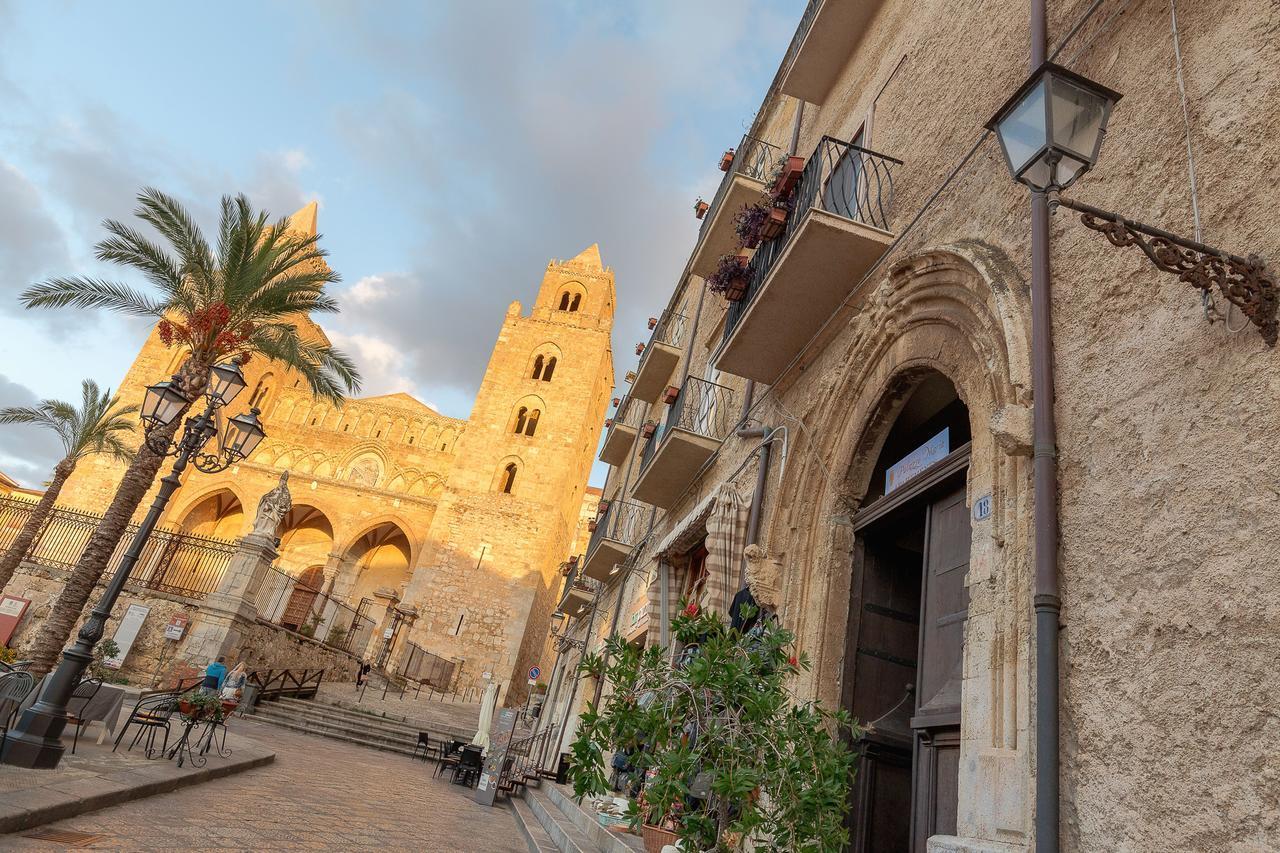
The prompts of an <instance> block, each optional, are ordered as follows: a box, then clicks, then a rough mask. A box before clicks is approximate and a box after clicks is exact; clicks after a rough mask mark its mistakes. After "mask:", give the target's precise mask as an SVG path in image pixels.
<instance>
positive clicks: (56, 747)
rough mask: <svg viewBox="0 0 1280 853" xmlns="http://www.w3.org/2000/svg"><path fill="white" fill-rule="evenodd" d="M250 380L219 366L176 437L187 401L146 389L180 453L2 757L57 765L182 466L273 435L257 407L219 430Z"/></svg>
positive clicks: (221, 459) (153, 432)
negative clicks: (87, 680) (172, 429)
mask: <svg viewBox="0 0 1280 853" xmlns="http://www.w3.org/2000/svg"><path fill="white" fill-rule="evenodd" d="M244 387H245V381H244V375H243V374H242V373H241V372H240V367H239V366H238V365H236V364H231V363H228V364H218V365H215V366H214V367H213V369H212V371H211V372H210V376H209V385H208V390H207V391H206V392H205V398H206V405H205V410H204V412H202V413H201V414H200V415H198V416H196V417H190V418H187V422H186V424H185V425H184V426H183V430H182V436H181V438H179V439H176V440H173V441H170V440H167V439H165V438H164V437H163V436H162V435H161V432H160V430H161V428H163V427H165V426H168V425H169V424H171V423H173V420H174V418H176V417H177V416H178V413H179V412H180V411H182V407H183V406H184V405H185V404H186V402H187V400H186V398H185V397H183V396H182V394H181V392H179V391H178V389H177V387H176V386H175V384H174V383H172V382H158V383H156V384H155V385H152V386H150V387H148V388H147V393H146V396H145V398H144V400H143V404H142V413H141V416H142V422H143V425H144V429H145V431H146V432H145V438H144V441H146V443H147V446H148V447H150V448H151V449H152V450H153V451H155V452H156V453H162V454H164V455H166V456H174V457H176V459H175V461H174V463H173V467H172V468H171V469H170V471H169V473H168V474H167V475H166V476H165V477H164V478H163V479H162V480H161V481H160V490H159V492H158V493H157V494H156V497H155V500H154V501H152V503H151V509H150V510H149V511H148V512H147V516H146V518H145V519H143V522H142V524H141V526H139V528H138V532H137V533H136V534H134V537H133V541H132V542H130V543H129V549H128V550H127V551H125V554H124V557H123V558H122V559H121V561H120V566H119V568H118V569H116V572H115V574H114V575H112V577H111V581H110V583H108V584H107V588H106V590H105V591H104V592H103V593H102V597H101V598H99V599H98V603H97V604H96V605H94V608H93V610H92V611H91V612H90V614H89V618H88V619H87V620H86V621H85V623H84V625H83V626H82V627H81V628H80V633H79V634H78V635H77V636H76V641H75V643H73V644H72V645H71V646H70V647H68V648H67V649H66V650H65V651H64V652H63V653H62V662H61V663H60V664H59V665H58V668H57V669H56V670H54V672H53V673H52V674H51V675H50V676H49V677H48V678H47V679H46V680H45V684H44V688H43V689H42V690H41V691H40V698H39V699H37V700H36V702H35V704H34V705H32V706H31V707H30V708H28V709H27V710H26V711H24V712H23V713H22V717H21V718H20V719H19V721H18V723H17V725H15V726H14V727H13V728H12V729H10V730H9V733H8V734H7V735H6V736H5V740H4V749H3V756H2V757H0V761H3V762H4V763H5V764H13V765H17V766H19V767H35V768H43V769H48V768H53V767H57V766H58V762H59V761H60V760H61V759H62V750H63V746H62V740H61V734H62V730H63V728H65V727H66V724H67V701H68V700H69V699H70V698H71V694H72V692H73V691H74V690H75V687H76V684H77V683H79V681H80V676H81V675H82V674H83V673H84V670H85V668H86V667H87V666H88V665H89V663H90V662H92V660H93V647H94V646H95V645H96V644H97V643H98V641H99V640H101V639H102V634H103V630H104V629H105V627H106V624H107V619H108V618H109V617H110V616H111V609H112V607H114V606H115V603H116V599H118V598H119V597H120V592H121V591H122V590H123V589H124V585H125V583H126V582H128V580H129V573H130V572H131V571H132V570H133V566H134V564H135V563H137V562H138V557H139V556H141V554H142V548H143V546H144V545H146V542H147V538H148V537H149V536H150V535H151V531H152V530H154V529H155V526H156V523H157V522H158V521H159V520H160V516H161V515H162V514H163V513H164V509H165V506H166V505H167V504H168V503H169V498H170V497H172V496H173V493H174V491H176V490H177V488H178V486H179V485H180V483H181V478H182V472H183V471H184V470H186V467H187V465H188V464H189V463H194V465H195V466H196V468H197V469H199V470H201V471H204V472H205V473H206V474H212V473H216V472H218V471H222V470H225V469H226V468H228V467H230V466H231V465H234V464H235V463H236V462H239V461H240V460H241V459H244V458H246V457H247V456H248V455H249V454H251V453H252V452H253V450H254V448H256V447H257V446H258V444H259V442H261V441H262V439H263V438H264V437H265V435H266V434H265V433H264V432H263V429H262V424H261V423H259V422H258V410H257V409H253V410H252V411H251V412H249V413H248V414H242V415H237V416H235V417H233V418H230V419H228V421H227V424H226V427H225V428H224V429H223V430H222V432H221V434H219V432H218V425H217V420H216V414H217V411H218V410H219V409H221V408H222V407H223V406H225V405H227V404H228V403H230V402H231V401H232V400H233V399H235V397H236V395H238V394H239V393H240V392H241V391H243V390H244ZM215 435H217V437H218V449H217V451H216V452H213V453H207V452H205V445H206V444H208V442H209V439H211V438H213V437H214V436H215Z"/></svg>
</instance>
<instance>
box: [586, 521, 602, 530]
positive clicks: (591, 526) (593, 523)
mask: <svg viewBox="0 0 1280 853" xmlns="http://www.w3.org/2000/svg"><path fill="white" fill-rule="evenodd" d="M598 526H599V525H598V524H597V522H596V520H595V519H594V518H593V519H591V520H590V521H588V522H587V532H588V533H595V532H596V528H597V527H598Z"/></svg>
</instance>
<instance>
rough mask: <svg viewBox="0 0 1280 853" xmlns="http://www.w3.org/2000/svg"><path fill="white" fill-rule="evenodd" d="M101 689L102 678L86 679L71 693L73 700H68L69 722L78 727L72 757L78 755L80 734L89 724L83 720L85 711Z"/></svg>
mask: <svg viewBox="0 0 1280 853" xmlns="http://www.w3.org/2000/svg"><path fill="white" fill-rule="evenodd" d="M101 689H102V679H101V678H86V679H84V680H83V681H81V682H80V683H79V684H77V685H76V689H75V690H73V691H71V698H70V699H68V700H67V722H68V723H70V724H71V725H73V726H75V727H76V733H75V736H74V737H73V738H72V739H71V754H72V755H75V754H76V746H78V745H79V743H80V732H82V731H84V727H85V726H87V725H88V724H89V723H88V721H87V720H85V719H83V714H84V709H85V708H87V707H89V703H90V702H92V701H93V697H94V696H97V695H98V691H99V690H101Z"/></svg>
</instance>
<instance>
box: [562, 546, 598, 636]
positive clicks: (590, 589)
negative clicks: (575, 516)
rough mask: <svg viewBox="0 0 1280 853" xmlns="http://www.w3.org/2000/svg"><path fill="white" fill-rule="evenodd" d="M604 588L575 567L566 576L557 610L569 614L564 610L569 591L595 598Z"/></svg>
mask: <svg viewBox="0 0 1280 853" xmlns="http://www.w3.org/2000/svg"><path fill="white" fill-rule="evenodd" d="M597 529H598V528H597ZM603 587H604V584H602V583H601V582H600V581H598V580H596V579H595V578H589V577H587V576H586V575H584V574H582V571H581V569H579V568H578V567H577V566H574V567H573V568H572V569H570V570H569V574H568V575H566V576H565V579H564V586H563V587H562V588H561V589H560V601H559V603H558V604H557V605H556V609H557V610H560V611H561V612H567V611H564V610H563V608H564V602H565V599H566V598H568V597H569V591H570V590H572V589H578V590H581V591H582V592H584V593H586V594H587V595H588V596H594V595H595V594H596V593H598V592H599V591H600V590H601V589H602V588H603ZM570 615H572V614H570Z"/></svg>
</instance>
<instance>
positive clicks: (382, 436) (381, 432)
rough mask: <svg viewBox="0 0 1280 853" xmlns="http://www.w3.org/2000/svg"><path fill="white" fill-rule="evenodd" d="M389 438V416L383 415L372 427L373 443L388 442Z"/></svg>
mask: <svg viewBox="0 0 1280 853" xmlns="http://www.w3.org/2000/svg"><path fill="white" fill-rule="evenodd" d="M390 438H391V416H390V415H383V416H382V417H380V418H379V419H378V421H377V423H376V424H374V427H373V440H374V441H389V440H390Z"/></svg>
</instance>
